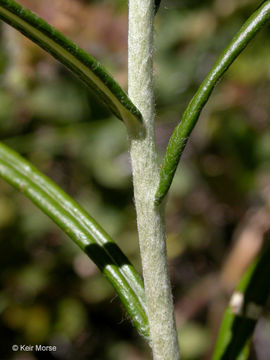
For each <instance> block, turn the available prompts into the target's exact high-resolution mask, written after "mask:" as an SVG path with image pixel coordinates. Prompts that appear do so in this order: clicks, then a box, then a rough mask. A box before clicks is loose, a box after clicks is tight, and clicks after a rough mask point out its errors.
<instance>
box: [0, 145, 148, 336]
mask: <svg viewBox="0 0 270 360" xmlns="http://www.w3.org/2000/svg"><path fill="white" fill-rule="evenodd" d="M0 177H2V178H3V179H5V180H6V181H7V182H8V183H9V184H11V185H12V186H14V187H15V188H16V189H18V190H20V191H21V192H22V193H23V194H24V195H25V196H27V197H28V198H29V199H30V200H32V202H33V203H35V204H36V205H37V206H38V207H39V208H40V209H41V210H42V211H43V212H44V213H45V214H46V215H48V216H49V217H50V218H51V219H52V220H53V221H54V222H55V223H56V224H57V225H58V226H59V227H60V228H61V229H62V230H63V231H64V232H65V233H66V234H67V235H68V236H69V237H70V238H71V239H72V240H73V241H74V242H75V243H76V244H77V245H78V246H79V247H80V248H81V249H82V250H83V251H84V252H85V253H86V254H87V255H88V256H89V257H90V258H91V259H92V260H93V261H94V262H95V263H96V265H97V266H98V267H99V269H100V270H101V271H102V272H103V274H104V275H105V276H106V277H107V278H108V280H109V281H110V283H111V284H112V285H113V287H114V288H115V290H116V292H117V294H118V295H119V297H120V299H121V300H122V302H123V304H124V306H125V308H126V310H127V312H128V314H129V316H130V317H131V320H132V322H133V324H134V326H135V327H136V328H137V330H138V331H139V332H140V333H141V334H142V335H143V336H145V337H148V336H149V333H148V319H147V315H146V305H145V295H144V288H143V283H142V280H141V278H140V276H139V274H138V273H137V272H136V270H135V269H134V267H133V266H132V265H131V263H130V262H129V260H128V259H127V258H126V256H125V255H124V254H123V253H122V251H121V250H120V249H119V247H118V246H117V245H116V244H115V242H114V241H113V240H112V239H111V238H110V236H109V235H108V234H107V233H106V232H105V231H104V230H103V229H102V228H101V227H100V226H99V225H98V224H97V223H96V221H95V220H94V219H93V218H92V217H91V216H90V215H88V214H87V212H86V211H84V210H83V209H82V208H81V207H80V206H79V205H78V204H77V203H76V202H75V201H74V200H72V199H71V198H70V197H69V196H68V195H67V194H65V193H64V191H63V190H61V189H60V188H59V187H58V186H57V185H56V184H54V183H53V182H52V181H51V180H50V179H48V178H47V177H46V176H45V175H43V174H42V173H40V172H39V171H38V170H37V169H36V168H35V167H34V166H33V165H31V164H30V163H29V162H28V161H26V160H25V159H23V158H22V157H21V156H20V155H19V154H17V153H16V152H14V151H13V150H11V149H10V148H8V147H7V146H6V145H4V144H2V143H0Z"/></svg>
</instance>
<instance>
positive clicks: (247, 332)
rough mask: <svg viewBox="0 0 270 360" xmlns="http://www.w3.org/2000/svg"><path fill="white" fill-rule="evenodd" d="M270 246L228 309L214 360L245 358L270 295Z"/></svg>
mask: <svg viewBox="0 0 270 360" xmlns="http://www.w3.org/2000/svg"><path fill="white" fill-rule="evenodd" d="M269 272H270V246H269V244H268V245H267V247H266V249H265V250H263V251H262V253H261V254H260V256H259V257H258V258H257V259H256V260H255V261H254V262H253V263H252V264H251V265H250V266H249V268H248V270H247V271H246V273H245V274H244V276H243V278H242V280H241V281H240V283H239V285H238V287H237V288H236V290H235V292H234V294H233V296H232V298H231V302H230V305H229V306H228V308H227V309H226V311H225V314H224V318H223V322H222V325H221V328H220V331H219V336H218V341H217V343H216V348H215V351H214V355H213V358H212V360H231V359H235V360H246V359H247V358H248V355H249V345H250V339H251V336H252V334H253V331H254V329H255V326H256V323H257V320H258V318H259V316H260V314H261V312H262V310H263V308H264V306H265V305H266V302H267V300H268V298H269V294H270V282H269V277H268V276H269Z"/></svg>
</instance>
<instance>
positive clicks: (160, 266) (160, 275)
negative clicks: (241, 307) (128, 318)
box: [129, 0, 180, 360]
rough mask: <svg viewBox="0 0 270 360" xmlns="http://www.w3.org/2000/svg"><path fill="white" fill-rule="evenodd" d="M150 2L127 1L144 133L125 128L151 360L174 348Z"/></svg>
mask: <svg viewBox="0 0 270 360" xmlns="http://www.w3.org/2000/svg"><path fill="white" fill-rule="evenodd" d="M153 18H154V1H153V0H129V96H130V98H131V100H132V101H133V102H134V104H135V105H136V106H137V107H138V109H139V110H140V111H141V113H142V115H143V121H144V127H145V129H144V130H145V131H144V132H142V133H141V134H136V133H132V132H130V134H129V137H130V155H131V162H132V173H133V183H134V198H135V205H136V212H137V226H138V233H139V242H140V251H141V257H142V266H143V277H144V284H145V292H146V301H147V311H148V318H149V325H150V343H151V346H152V350H153V356H154V360H178V359H179V358H180V355H179V347H178V339H177V331H176V326H175V319H174V311H173V301H172V294H171V285H170V280H169V271H168V262H167V251H166V237H165V224H164V214H163V210H162V209H161V208H160V207H156V206H155V205H154V198H155V193H156V190H157V187H158V184H159V168H158V163H157V151H156V144H155V136H154V118H155V112H154V95H153Z"/></svg>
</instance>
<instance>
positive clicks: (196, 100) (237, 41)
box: [155, 1, 270, 205]
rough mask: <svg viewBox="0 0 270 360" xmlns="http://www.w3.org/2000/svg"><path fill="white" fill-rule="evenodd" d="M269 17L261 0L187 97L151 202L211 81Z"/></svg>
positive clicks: (170, 172)
mask: <svg viewBox="0 0 270 360" xmlns="http://www.w3.org/2000/svg"><path fill="white" fill-rule="evenodd" d="M269 18H270V1H265V2H264V3H263V4H262V5H261V6H260V7H259V8H258V10H257V11H255V12H254V13H253V14H252V15H251V17H250V18H249V19H248V20H247V21H246V22H245V24H244V25H243V26H242V28H241V29H240V31H239V32H238V33H237V35H236V36H235V37H234V38H233V40H232V41H231V42H230V44H229V46H228V47H227V48H226V49H225V51H224V52H223V53H222V55H221V56H220V57H219V59H218V60H217V62H216V63H215V65H214V66H213V68H212V69H211V70H210V72H209V73H208V75H207V76H206V78H205V80H204V81H203V82H202V84H201V86H200V88H199V89H198V91H197V92H196V94H195V95H194V97H193V98H192V100H191V101H190V103H189V105H188V107H187V109H186V110H185V112H184V114H183V117H182V120H181V122H180V123H179V125H178V126H177V127H176V128H175V130H174V131H173V134H172V136H171V138H170V141H169V144H168V147H167V149H166V152H165V156H164V160H163V162H162V167H161V171H160V183H159V187H158V190H157V193H156V197H155V204H156V205H159V204H160V203H161V202H162V200H163V198H164V197H165V196H166V194H167V192H168V190H169V188H170V186H171V183H172V180H173V177H174V174H175V171H176V168H177V165H178V163H179V160H180V157H181V155H182V153H183V151H184V149H185V146H186V144H187V141H188V139H189V136H190V133H191V131H192V130H193V128H194V126H195V124H196V122H197V120H198V118H199V116H200V113H201V111H202V109H203V107H204V105H205V104H206V103H207V101H208V99H209V97H210V95H211V93H212V91H213V89H214V87H215V85H216V84H217V82H218V81H219V80H220V78H221V77H222V75H223V74H224V73H225V72H226V71H227V70H228V68H229V66H230V65H231V64H232V63H233V61H234V60H235V59H236V58H237V57H238V55H239V54H240V53H241V52H242V51H243V50H244V49H245V47H246V46H247V45H248V43H249V42H250V41H251V40H252V39H253V38H254V36H255V35H256V34H257V32H258V31H259V30H260V29H261V28H262V27H263V25H264V24H265V23H266V22H267V21H268V20H269Z"/></svg>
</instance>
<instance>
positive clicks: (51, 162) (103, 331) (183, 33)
mask: <svg viewBox="0 0 270 360" xmlns="http://www.w3.org/2000/svg"><path fill="white" fill-rule="evenodd" d="M20 3H21V4H23V5H25V6H27V7H29V8H31V9H33V10H34V11H36V12H37V13H38V14H39V15H40V16H42V17H44V18H45V19H46V20H47V21H48V22H49V23H51V24H52V25H54V26H55V27H57V28H58V29H59V30H60V31H63V32H64V33H65V34H66V35H68V36H69V37H71V38H72V39H74V40H75V41H77V42H78V43H79V44H80V45H81V46H82V47H84V48H85V49H86V50H89V51H90V52H91V53H92V54H93V55H94V56H95V57H97V58H98V59H99V60H100V61H101V62H102V63H104V64H105V65H106V66H107V67H108V68H109V69H110V71H111V73H113V74H114V76H115V77H116V79H117V80H118V81H119V82H120V83H121V85H122V86H123V87H125V88H126V87H127V4H126V3H127V2H126V1H123V0H119V1H111V0H103V1H83V0H81V1H77V0H55V1H53V2H50V6H48V4H47V2H46V1H45V0H39V1H34V0H21V1H20ZM257 5H258V4H257V3H256V2H255V1H251V0H245V1H236V0H227V1H223V0H212V1H210V0H209V1H198V0H192V1H191V0H189V1H186V0H163V1H162V2H161V7H160V9H159V12H158V15H157V17H156V35H155V38H156V44H155V49H156V50H155V51H156V63H155V85H156V104H157V140H158V146H159V148H160V152H161V154H162V153H163V151H164V149H165V147H166V144H167V141H168V139H169V136H170V133H171V131H172V130H173V128H174V127H175V125H176V124H177V123H178V121H179V120H180V117H181V114H182V112H183V110H184V108H185V106H186V105H187V103H188V101H189V100H190V98H191V96H192V95H193V93H194V91H195V90H196V89H197V87H198V86H199V84H200V82H201V81H202V79H203V78H204V76H205V75H206V74H207V72H208V70H209V69H210V67H211V65H212V64H213V63H214V61H215V59H216V58H217V56H218V54H219V53H220V52H221V51H222V49H223V48H224V47H225V45H226V44H227V43H228V42H229V40H230V39H231V38H232V36H233V34H234V33H235V32H236V31H237V30H238V29H239V28H240V26H241V24H242V23H243V21H244V20H245V19H246V18H247V17H248V16H249V15H250V13H251V12H252V11H253V10H254V9H255V8H256V6H257ZM269 34H270V30H269V27H268V28H265V30H264V31H262V33H261V34H260V35H259V36H257V38H256V39H255V41H253V42H252V43H251V44H250V46H249V48H248V49H247V50H246V51H245V52H244V53H243V54H242V55H241V57H240V58H239V59H238V60H237V61H236V63H235V64H234V65H233V66H232V68H231V69H230V70H229V72H228V73H227V75H226V77H225V78H224V80H223V81H222V82H221V83H220V84H219V85H218V87H217V89H216V90H215V92H214V94H213V97H212V99H211V100H210V102H209V104H208V105H207V107H206V109H205V111H204V112H203V114H202V117H201V119H200V121H199V123H198V125H197V126H196V129H195V131H194V133H193V135H192V139H191V142H190V143H189V145H188V147H187V149H186V151H185V154H184V157H183V160H182V164H181V166H180V168H179V170H178V171H177V174H176V178H175V179H174V183H173V187H172V191H171V195H170V197H169V201H168V208H167V228H168V241H167V243H168V252H169V257H170V261H171V263H170V264H171V266H170V268H171V276H172V282H173V289H174V296H175V303H176V316H177V323H178V327H179V331H180V332H181V335H182V336H181V337H180V339H181V342H182V353H183V357H182V358H183V359H191V360H196V359H203V358H205V359H207V358H209V357H208V356H209V353H210V351H211V348H212V344H213V343H214V341H215V336H216V333H217V329H218V326H219V322H220V318H221V315H222V312H223V310H224V306H225V305H226V302H227V300H228V295H229V294H230V292H231V289H232V287H233V286H234V285H235V284H236V282H237V281H238V279H239V276H240V274H241V273H242V272H243V269H244V268H245V267H246V266H247V263H248V262H249V261H250V258H252V256H255V253H256V249H255V248H256V246H255V245H256V244H258V243H259V240H260V241H262V240H263V237H264V234H265V233H267V231H268V230H269V224H268V222H267V221H266V220H265V218H266V219H267V215H269V210H268V208H269V201H270V197H269V185H268V184H269V179H270V175H269V174H270V165H269V164H270V143H269V140H270V126H269V114H270V105H269V94H270V75H269V74H270V68H269V63H270V36H269ZM0 44H1V46H0V69H1V75H0V76H1V77H0V80H1V84H0V85H1V86H0V101H1V106H0V136H1V140H3V141H5V142H6V143H7V144H9V145H10V146H11V147H13V148H14V149H16V150H17V151H19V152H20V153H21V154H23V155H24V156H26V157H27V158H28V159H30V160H31V161H32V162H33V163H34V164H35V165H36V166H37V167H38V168H39V169H40V170H42V171H44V172H45V173H46V174H47V175H49V176H50V177H52V178H53V179H54V180H55V181H56V182H57V183H58V184H60V185H61V186H62V187H63V188H64V189H65V190H66V191H67V192H68V193H69V194H71V195H72V196H74V197H75V198H76V200H77V201H79V203H80V204H82V205H83V206H84V207H85V208H86V209H87V210H89V212H90V214H92V215H93V216H94V217H95V218H96V219H97V220H98V221H99V222H100V223H101V224H102V226H103V227H104V228H105V229H106V230H107V231H108V232H109V233H110V234H111V235H112V236H113V238H114V239H115V240H116V241H117V243H118V244H119V245H120V247H121V248H122V249H123V250H124V252H126V254H127V255H128V256H129V257H130V258H131V260H132V261H133V263H135V264H136V265H137V266H138V268H140V262H139V254H138V245H137V233H136V221H135V212H134V209H133V196H132V182H131V174H130V163H129V155H128V151H127V149H128V143H127V135H126V133H125V128H124V126H123V124H121V123H120V122H119V121H117V120H116V119H115V118H112V117H111V115H110V114H108V113H107V112H106V110H105V109H104V107H103V105H102V104H101V103H100V102H99V100H98V99H97V98H95V97H94V96H93V94H91V93H89V92H88V90H87V89H85V88H84V86H82V85H81V84H80V83H79V82H78V81H77V80H75V79H74V78H73V77H72V76H71V75H70V74H69V73H68V72H66V70H64V69H63V67H62V66H60V65H58V64H57V63H56V62H55V61H54V60H53V59H52V58H50V57H49V56H48V55H46V54H45V53H44V52H43V51H41V50H39V49H38V48H37V47H36V46H35V45H33V44H31V43H30V42H29V41H27V40H26V39H24V38H23V37H22V36H21V35H19V34H18V33H16V32H15V31H14V30H12V29H10V28H9V27H7V26H3V25H2V24H1V39H0ZM101 166H102V168H101ZM0 184H1V194H0V264H1V270H2V271H1V274H0V283H1V293H0V320H1V322H0V324H1V325H0V358H1V359H16V360H17V359H22V355H23V356H24V357H23V359H27V360H34V359H42V358H44V353H43V354H42V353H41V352H31V353H15V352H12V350H11V346H12V344H44V345H56V346H57V348H58V350H57V352H56V353H46V356H47V357H46V359H63V360H68V359H74V358H76V359H78V360H85V359H94V360H96V359H101V360H103V359H104V360H107V359H109V360H116V359H117V360H121V359H125V360H135V359H136V360H139V359H141V360H146V359H149V358H150V355H149V350H148V349H147V348H145V345H144V341H143V339H140V338H139V337H138V335H137V334H136V332H135V330H134V329H133V328H132V326H131V325H130V324H129V322H128V321H127V319H126V318H125V315H124V314H123V313H122V310H121V305H120V302H119V301H118V299H116V298H115V296H114V293H113V290H112V288H111V287H110V285H109V284H108V283H107V281H106V279H104V278H103V277H102V276H101V275H100V274H99V273H98V271H97V269H96V268H95V266H94V265H93V264H92V263H91V262H90V261H89V260H88V258H86V256H84V255H83V254H81V252H80V250H78V249H76V248H75V246H74V245H73V244H72V243H71V242H70V241H69V240H68V239H66V237H65V236H64V235H63V234H62V233H61V232H60V231H59V230H58V229H57V228H56V227H55V226H54V225H53V223H52V222H51V221H50V220H49V219H47V218H46V217H45V216H44V215H43V214H42V213H41V212H40V211H39V210H37V209H36V208H35V207H34V206H33V205H32V204H30V202H29V201H28V200H27V199H25V198H24V197H23V196H22V195H21V194H19V193H17V192H16V191H13V189H12V188H11V187H10V186H8V185H7V184H6V183H4V182H2V181H1V183H0ZM262 214H264V215H262ZM263 216H265V218H264V217H263ZM254 219H255V220H254ZM254 229H255V230H254ZM241 234H245V236H246V238H245V240H244V246H242V248H241V251H238V252H237V247H232V245H233V244H234V243H235V244H240V241H239V239H241ZM258 239H259V240H258ZM254 244H255V245H254ZM239 246H240V245H239ZM229 254H230V256H229V257H228V255H229ZM239 254H240V255H239ZM233 255H234V257H233ZM226 259H227V260H226ZM232 259H233V260H232ZM228 262H229V264H230V271H228V269H227V264H228ZM232 269H233V270H232ZM268 318H269V314H268V313H267V312H266V314H265V317H264V318H263V319H262V321H261V322H260V323H259V325H258V329H257V332H256V335H255V341H254V344H253V348H254V349H253V354H252V356H253V357H252V359H258V360H264V359H268V358H269V356H268V355H269V351H270V350H269V348H270V345H269V343H270V341H269V340H270V339H269V329H268V327H269V326H268V325H266V324H268ZM267 354H268V355H267ZM267 356H268V357H267Z"/></svg>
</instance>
